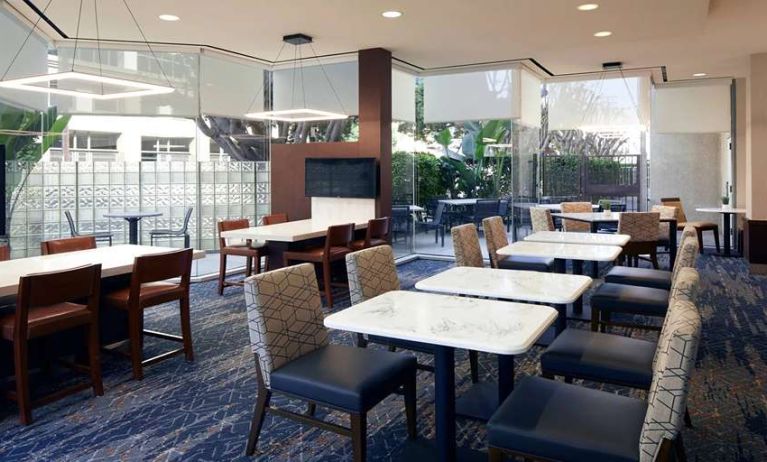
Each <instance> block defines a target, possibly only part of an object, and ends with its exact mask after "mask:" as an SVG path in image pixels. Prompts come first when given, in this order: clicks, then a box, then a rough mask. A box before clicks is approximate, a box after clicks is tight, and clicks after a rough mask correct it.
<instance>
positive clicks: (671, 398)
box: [487, 300, 701, 462]
mask: <svg viewBox="0 0 767 462" xmlns="http://www.w3.org/2000/svg"><path fill="white" fill-rule="evenodd" d="M664 327H665V328H664V332H663V334H664V335H663V336H661V337H660V339H659V342H658V347H657V358H656V360H655V363H654V366H653V374H652V382H651V384H650V391H649V393H648V399H647V401H643V400H640V399H635V398H629V397H625V396H621V395H617V394H614V393H612V392H605V391H601V390H594V389H590V388H585V387H580V386H577V385H572V384H568V383H563V382H558V381H555V380H549V379H545V378H541V377H527V378H525V379H523V380H521V381H520V382H519V383H518V384H517V385H516V386H515V387H514V391H513V392H512V393H511V395H509V397H508V398H507V399H506V401H504V402H503V404H501V406H500V407H499V408H498V410H497V411H496V412H495V414H494V415H493V417H492V418H491V419H490V421H489V422H488V426H487V428H488V430H487V434H488V445H489V451H488V452H489V460H490V461H493V462H500V461H501V460H502V459H503V457H504V455H505V454H511V455H514V456H519V457H524V458H526V459H531V458H535V459H538V460H567V461H636V462H652V461H667V460H678V461H683V460H685V458H684V455H685V454H684V445H683V443H682V433H681V432H682V426H683V424H682V422H683V419H684V417H683V416H684V413H685V409H686V408H687V395H688V391H689V386H690V376H691V374H692V370H693V368H694V366H695V360H696V357H697V352H698V344H699V343H700V331H701V318H700V313H699V312H698V310H697V308H696V307H695V305H694V304H693V303H691V302H689V301H683V300H678V301H676V302H675V303H674V304H673V306H672V308H671V309H670V310H669V317H668V320H667V322H666V325H665V326H664ZM568 330H569V329H568ZM674 456H676V457H674Z"/></svg>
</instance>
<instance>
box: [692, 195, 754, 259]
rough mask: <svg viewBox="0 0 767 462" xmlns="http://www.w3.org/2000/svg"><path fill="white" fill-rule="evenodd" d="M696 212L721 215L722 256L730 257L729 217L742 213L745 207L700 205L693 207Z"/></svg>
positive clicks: (730, 225) (744, 211)
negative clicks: (699, 206) (722, 234)
mask: <svg viewBox="0 0 767 462" xmlns="http://www.w3.org/2000/svg"><path fill="white" fill-rule="evenodd" d="M695 211H696V212H703V213H718V214H720V215H722V232H723V233H724V236H723V237H724V253H723V254H722V256H724V257H730V256H732V251H731V248H732V247H731V243H730V241H731V239H732V238H731V229H732V222H731V219H730V217H731V216H732V215H744V214H745V213H746V209H738V208H732V207H727V206H722V207H701V208H697V209H695Z"/></svg>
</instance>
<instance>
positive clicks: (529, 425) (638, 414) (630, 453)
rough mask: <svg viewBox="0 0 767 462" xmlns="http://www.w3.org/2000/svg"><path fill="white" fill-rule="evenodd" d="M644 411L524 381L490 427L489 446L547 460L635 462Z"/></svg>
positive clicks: (620, 400) (630, 401)
mask: <svg viewBox="0 0 767 462" xmlns="http://www.w3.org/2000/svg"><path fill="white" fill-rule="evenodd" d="M646 411H647V404H646V403H645V402H644V401H642V400H638V399H634V398H628V397H625V396H620V395H616V394H613V393H608V392H604V391H599V390H592V389H590V388H584V387H580V386H576V385H569V384H566V383H563V382H558V381H555V380H547V379H543V378H540V377H527V378H525V379H524V380H522V381H520V382H519V384H518V385H517V386H516V387H515V389H514V392H513V393H512V394H511V395H510V396H509V397H508V398H507V399H506V401H504V402H503V404H501V406H500V407H499V408H498V410H497V411H496V412H495V414H494V415H493V417H492V418H491V419H490V422H488V429H487V433H488V441H489V444H490V446H492V447H498V448H504V449H508V450H511V451H516V452H520V453H525V454H529V455H531V456H535V457H540V458H542V459H546V460H567V461H570V462H581V461H582V462H586V461H588V462H599V461H611V462H629V461H632V462H633V461H638V460H639V437H640V434H641V431H642V424H643V422H644V418H645V413H646Z"/></svg>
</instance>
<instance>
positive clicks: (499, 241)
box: [482, 217, 554, 272]
mask: <svg viewBox="0 0 767 462" xmlns="http://www.w3.org/2000/svg"><path fill="white" fill-rule="evenodd" d="M482 228H483V229H484V230H485V242H486V243H487V253H488V254H490V266H491V267H493V268H496V269H513V270H527V271H543V272H551V271H553V270H554V259H553V258H539V257H538V258H537V257H518V256H514V257H511V256H507V255H498V249H500V248H502V247H506V246H507V245H509V238H508V236H507V234H506V230H505V229H504V226H503V218H501V217H490V218H485V219H484V220H482Z"/></svg>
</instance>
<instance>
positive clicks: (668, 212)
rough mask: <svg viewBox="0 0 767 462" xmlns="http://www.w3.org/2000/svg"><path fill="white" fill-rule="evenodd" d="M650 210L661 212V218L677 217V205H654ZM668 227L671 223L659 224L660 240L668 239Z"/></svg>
mask: <svg viewBox="0 0 767 462" xmlns="http://www.w3.org/2000/svg"><path fill="white" fill-rule="evenodd" d="M650 211H651V212H656V213H659V214H660V217H661V218H676V207H670V206H668V205H653V206H652V208H651V209H650ZM668 227H669V223H661V224H660V225H658V240H668V236H669V232H668V231H669V229H668ZM675 231H676V230H675Z"/></svg>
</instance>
